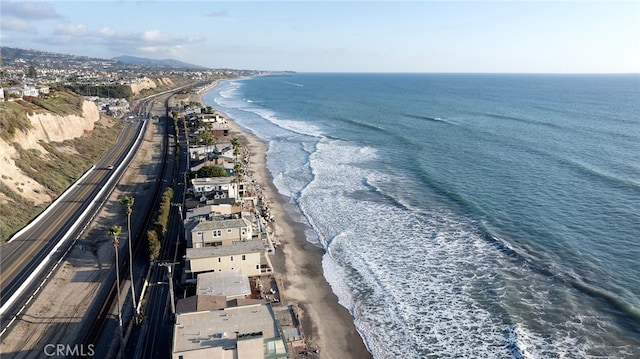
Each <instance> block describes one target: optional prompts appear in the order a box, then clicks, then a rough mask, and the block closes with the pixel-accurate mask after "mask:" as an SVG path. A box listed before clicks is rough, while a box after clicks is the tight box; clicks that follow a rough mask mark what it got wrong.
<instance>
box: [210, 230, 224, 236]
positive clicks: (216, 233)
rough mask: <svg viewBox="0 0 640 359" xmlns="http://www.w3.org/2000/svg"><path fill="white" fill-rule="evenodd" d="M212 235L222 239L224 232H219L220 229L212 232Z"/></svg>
mask: <svg viewBox="0 0 640 359" xmlns="http://www.w3.org/2000/svg"><path fill="white" fill-rule="evenodd" d="M211 235H212V236H214V237H220V236H222V231H221V230H219V229H216V230H214V231H211Z"/></svg>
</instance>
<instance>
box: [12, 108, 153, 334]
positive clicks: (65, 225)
mask: <svg viewBox="0 0 640 359" xmlns="http://www.w3.org/2000/svg"><path fill="white" fill-rule="evenodd" d="M143 126H144V122H143V121H140V120H135V121H128V122H126V123H125V126H124V128H123V130H122V131H121V133H120V135H119V136H118V138H117V141H116V145H115V146H113V147H112V149H111V150H110V151H109V152H108V153H107V154H106V155H105V156H104V157H103V159H102V160H100V161H99V162H98V163H97V164H96V166H95V167H94V168H93V169H90V170H89V171H88V173H87V175H86V176H84V178H83V179H82V180H81V181H79V182H77V183H75V184H73V185H72V186H71V187H70V188H69V189H68V190H67V193H66V194H65V197H64V199H63V200H62V201H60V202H58V203H56V205H55V206H54V207H52V208H51V210H49V212H48V213H46V215H45V214H43V215H41V217H39V218H38V219H37V220H36V221H35V222H33V225H31V227H30V228H29V229H28V230H26V231H24V233H21V235H19V236H18V237H16V238H14V239H13V240H12V241H11V242H8V243H3V244H2V245H0V273H1V276H0V303H2V304H3V305H5V304H6V303H7V301H9V299H10V298H11V297H12V296H13V295H14V293H16V291H17V290H18V288H20V286H22V284H23V283H24V282H25V281H26V280H27V278H29V276H31V274H32V273H33V272H34V271H35V270H36V269H37V267H38V266H39V265H40V264H41V263H42V262H43V261H45V260H46V258H47V256H48V255H49V253H50V252H51V251H52V250H53V249H54V248H55V247H56V245H58V243H59V242H60V241H61V240H62V238H64V237H65V236H67V238H66V239H65V240H64V243H62V245H60V246H59V248H58V249H57V250H56V251H55V252H54V254H53V256H52V258H50V260H49V262H48V263H47V264H46V265H45V266H44V268H42V269H41V271H40V273H39V276H38V277H36V278H35V279H34V280H33V281H32V284H31V285H30V286H29V287H28V288H26V290H24V291H23V292H22V294H21V295H20V296H19V297H18V298H16V299H15V301H14V302H13V304H12V305H9V306H8V307H7V308H3V309H4V310H3V312H2V314H1V318H0V325H1V326H0V331H4V329H5V328H6V327H7V326H8V325H9V323H10V322H11V321H12V319H13V318H14V317H15V315H16V314H17V313H19V311H20V310H21V308H23V306H24V305H25V303H27V301H28V300H29V297H31V296H32V294H33V292H34V291H35V290H36V288H37V287H38V286H39V285H40V283H41V282H42V281H43V279H44V278H43V277H44V276H45V275H46V274H47V273H49V271H50V270H51V268H53V266H54V263H55V262H56V261H57V260H58V259H59V258H61V257H62V255H63V254H64V253H65V251H66V250H67V249H68V247H69V246H70V244H71V243H72V242H73V239H74V238H75V237H76V236H77V235H78V234H79V233H80V232H81V231H82V230H83V229H84V227H85V226H86V225H87V224H88V222H89V221H90V220H91V216H88V217H89V218H86V220H85V221H86V223H78V224H76V222H78V221H79V220H80V217H81V215H82V213H83V212H84V211H85V210H86V209H87V208H89V207H91V206H94V207H95V209H96V210H97V209H98V208H99V207H100V205H101V204H102V203H103V202H104V200H105V199H106V197H107V196H108V195H109V193H110V192H111V189H107V190H106V191H104V192H103V196H102V197H103V198H97V195H98V193H99V192H100V191H101V189H102V188H103V187H104V186H105V185H106V184H107V182H108V180H109V179H110V178H111V177H112V176H121V172H124V169H125V167H126V165H125V166H122V167H118V166H119V165H120V164H121V163H122V162H123V161H124V160H125V156H126V154H127V152H128V150H129V149H130V148H131V146H133V144H134V143H135V140H136V137H137V136H138V134H139V133H140V131H141V130H142V129H143ZM112 166H113V167H112ZM115 182H116V181H114V183H115Z"/></svg>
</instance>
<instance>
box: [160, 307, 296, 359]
mask: <svg viewBox="0 0 640 359" xmlns="http://www.w3.org/2000/svg"><path fill="white" fill-rule="evenodd" d="M282 333H283V329H282V327H281V326H280V323H279V322H278V320H277V318H276V316H275V314H274V311H273V309H272V308H271V305H270V304H269V303H261V304H254V305H246V306H239V307H228V308H224V309H223V310H210V311H200V312H194V313H183V314H177V315H176V323H175V324H174V327H173V342H172V353H171V357H172V359H195V358H259V359H266V358H269V359H280V358H282V359H284V358H289V357H290V356H289V349H288V346H287V343H286V341H285V338H284V337H283V335H282Z"/></svg>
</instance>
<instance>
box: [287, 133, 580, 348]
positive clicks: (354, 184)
mask: <svg viewBox="0 0 640 359" xmlns="http://www.w3.org/2000/svg"><path fill="white" fill-rule="evenodd" d="M376 159H377V155H376V152H375V151H374V150H371V149H361V148H356V147H353V146H349V145H348V144H345V143H341V142H339V141H332V140H322V141H320V143H318V146H317V151H316V152H314V153H313V154H312V155H311V156H310V164H311V168H312V170H313V174H314V179H313V181H312V182H311V183H310V184H309V185H307V186H306V187H305V188H304V190H303V191H302V192H301V196H300V198H299V204H300V208H301V209H302V210H303V211H304V213H305V214H306V215H307V218H308V219H309V223H310V224H311V225H312V226H313V228H314V230H315V232H316V233H317V234H318V235H319V237H320V239H321V242H322V243H323V244H324V245H325V247H326V249H327V254H326V258H325V259H324V260H323V267H324V270H325V276H326V278H327V280H328V281H329V282H330V283H331V285H332V288H333V290H334V291H335V292H336V294H337V295H338V297H339V298H340V303H341V304H343V305H344V306H345V307H346V308H348V309H349V310H350V311H351V312H352V313H353V315H354V316H355V318H356V325H357V327H358V330H359V331H360V333H361V334H362V335H363V337H364V338H365V342H366V343H367V346H368V347H369V349H370V350H371V351H372V353H373V354H374V357H376V358H397V357H411V358H420V357H430V356H433V357H465V358H487V357H514V358H538V357H570V358H577V357H583V354H585V353H587V352H588V350H587V348H588V347H589V345H590V343H587V342H585V341H581V340H580V339H578V338H577V337H575V336H574V337H572V336H571V335H570V334H569V333H576V332H581V331H584V329H580V326H579V325H574V324H573V323H568V324H567V327H570V328H567V330H566V331H562V330H560V331H558V330H556V328H552V329H549V328H546V329H545V328H536V329H533V328H529V327H527V326H526V325H525V324H524V323H527V322H530V321H531V318H527V316H541V317H544V316H550V315H552V313H549V312H548V311H547V310H546V309H545V306H546V304H548V303H549V302H550V300H552V299H553V298H554V296H555V295H559V294H560V291H559V292H558V293H555V292H551V291H549V290H545V288H547V289H548V287H549V285H550V283H549V281H550V280H551V279H548V278H545V277H541V276H540V275H537V274H536V273H533V272H531V271H530V270H528V268H527V267H522V266H521V265H518V264H517V263H515V262H513V260H512V258H509V257H508V255H507V254H504V253H502V252H501V251H499V250H498V249H496V248H495V247H494V246H492V245H491V243H489V242H487V241H485V240H483V239H482V236H481V234H480V233H479V232H478V230H477V229H476V228H475V226H474V225H473V224H472V223H469V222H466V221H465V220H463V219H461V218H458V217H457V216H456V215H454V214H453V213H451V212H450V211H448V210H445V209H437V208H434V209H433V210H431V211H429V212H424V211H418V210H416V209H411V208H399V207H398V206H395V205H393V204H391V203H386V202H385V201H373V200H372V201H368V200H362V199H354V198H353V197H352V196H350V194H351V193H354V192H357V191H371V188H368V187H367V186H366V185H365V183H367V182H366V181H365V179H370V182H372V183H376V182H378V183H387V184H388V183H389V182H393V181H394V178H393V177H392V176H389V175H386V174H383V173H380V172H377V171H375V170H371V169H366V166H354V164H359V165H361V164H362V163H366V162H368V161H375V160H376ZM371 195H372V196H375V193H371ZM328 208H330V209H331V210H327V209H328ZM506 278H508V279H506ZM514 283H520V284H519V285H521V286H523V287H524V286H530V288H527V290H525V291H521V290H519V288H513V287H512V286H513V285H514ZM522 293H529V295H528V296H524V297H522ZM514 296H519V297H518V298H514ZM569 329H570V330H569ZM551 334H552V335H551ZM586 357H589V355H587V356H586Z"/></svg>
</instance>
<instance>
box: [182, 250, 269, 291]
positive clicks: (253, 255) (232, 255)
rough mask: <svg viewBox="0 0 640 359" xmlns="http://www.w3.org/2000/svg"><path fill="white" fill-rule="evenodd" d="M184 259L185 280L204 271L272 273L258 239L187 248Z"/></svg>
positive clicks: (193, 277)
mask: <svg viewBox="0 0 640 359" xmlns="http://www.w3.org/2000/svg"><path fill="white" fill-rule="evenodd" d="M184 260H185V269H184V271H185V278H186V281H187V282H192V283H193V282H194V280H195V279H196V278H197V276H198V274H200V273H206V272H221V271H229V270H235V269H237V270H240V271H241V272H242V273H243V274H246V275H247V276H249V277H255V276H260V275H267V274H271V273H273V266H272V265H271V261H270V260H269V258H268V257H267V253H266V251H265V247H264V244H263V243H262V240H259V239H254V240H250V241H244V242H234V243H233V244H231V245H220V246H216V247H204V248H187V253H186V255H185V257H184Z"/></svg>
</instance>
